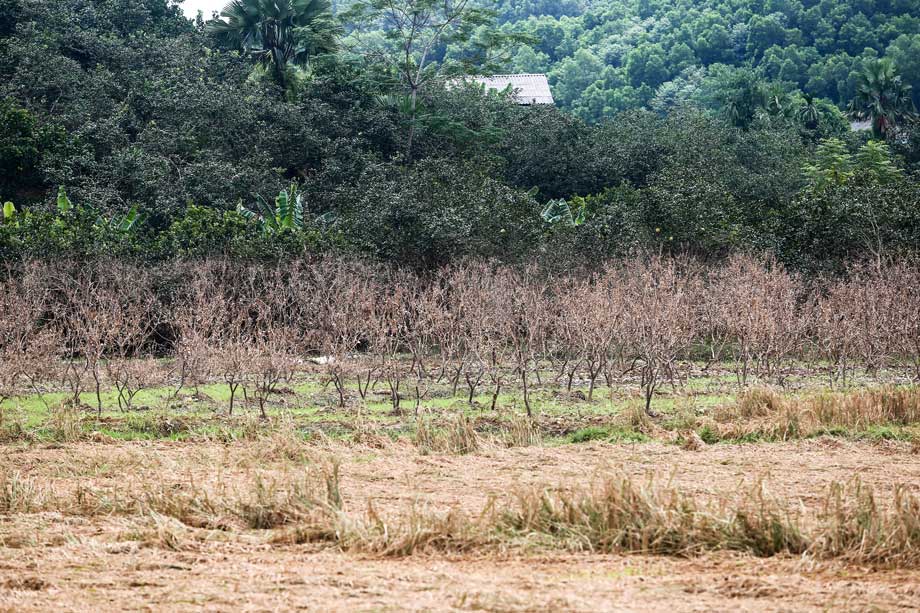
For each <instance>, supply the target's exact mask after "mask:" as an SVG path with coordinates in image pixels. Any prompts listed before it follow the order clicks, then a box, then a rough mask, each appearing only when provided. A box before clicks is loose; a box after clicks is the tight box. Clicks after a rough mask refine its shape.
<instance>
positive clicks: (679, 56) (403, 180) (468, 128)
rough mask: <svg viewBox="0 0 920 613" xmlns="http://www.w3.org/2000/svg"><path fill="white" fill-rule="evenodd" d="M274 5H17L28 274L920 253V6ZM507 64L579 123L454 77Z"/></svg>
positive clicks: (3, 47) (20, 232) (9, 35)
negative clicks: (365, 262)
mask: <svg viewBox="0 0 920 613" xmlns="http://www.w3.org/2000/svg"><path fill="white" fill-rule="evenodd" d="M263 4H265V6H262V4H260V3H259V2H258V1H257V0H245V1H244V2H242V3H240V6H243V7H250V8H251V9H252V10H251V11H249V12H246V13H245V14H244V13H240V14H239V15H237V16H236V17H233V18H224V20H222V21H219V22H214V21H209V20H206V19H200V20H199V21H198V22H197V23H196V22H194V21H190V20H188V19H186V18H184V17H183V16H182V13H181V11H180V9H179V7H178V6H177V5H176V4H174V3H172V2H169V1H167V0H92V1H86V0H0V202H3V203H4V207H3V217H2V221H0V257H2V258H13V259H16V258H30V257H37V256H39V257H48V256H57V255H64V256H67V257H70V256H73V255H80V256H95V255H112V254H119V255H122V256H125V257H134V258H147V259H167V258H174V257H200V256H205V255H210V254H214V253H230V254H233V255H236V256H239V257H247V258H253V257H255V258H263V257H268V258H275V257H279V256H282V255H284V254H288V253H292V252H301V251H303V250H308V251H311V252H326V251H330V250H335V251H345V252H348V253H356V254H361V255H364V256H369V257H373V258H378V259H381V260H384V261H391V262H399V263H409V264H412V265H413V266H419V267H425V266H431V265H438V264H443V263H446V262H450V261H454V260H455V259H458V258H463V257H499V258H503V259H512V260H513V259H518V260H534V259H542V260H547V261H552V262H555V263H557V264H559V265H563V264H565V263H567V262H573V261H574V262H582V263H592V262H600V261H602V260H604V259H606V258H610V257H615V256H620V255H624V254H628V253H633V252H635V251H637V250H655V251H659V250H669V251H675V252H690V253H694V254H697V255H700V256H703V257H719V256H721V255H724V254H727V253H731V252H733V251H737V250H755V251H760V252H769V253H773V254H775V255H777V256H778V257H779V258H780V259H782V260H783V261H784V262H786V263H787V264H789V265H792V266H796V267H801V268H804V269H810V270H828V269H831V270H838V269H840V267H841V266H843V264H844V263H845V262H847V261H850V260H852V259H854V258H857V259H858V258H866V257H872V258H878V257H883V256H885V255H887V254H891V253H899V252H902V251H905V250H911V251H912V250H916V249H917V248H918V246H920V210H918V207H917V202H918V201H920V186H918V181H917V175H916V172H917V170H918V164H920V136H918V134H920V130H918V129H917V124H916V112H915V106H914V103H913V101H912V97H916V94H917V88H914V89H913V90H912V89H911V83H912V82H916V79H917V71H918V64H917V62H918V57H920V54H918V53H917V51H916V49H917V45H918V44H920V43H918V40H920V38H918V37H920V34H918V33H917V27H918V26H917V23H918V17H917V16H916V15H917V13H918V11H917V5H916V2H909V1H907V0H904V1H901V2H896V3H894V4H889V3H879V4H878V5H875V6H873V5H871V4H869V3H863V4H857V3H848V4H840V3H836V4H831V3H827V2H826V3H823V4H820V5H816V6H812V7H805V6H803V5H801V4H798V3H795V4H793V3H789V4H783V5H780V4H776V3H774V0H770V1H769V2H768V3H767V4H766V5H763V6H754V5H749V4H741V3H736V4H716V3H714V2H713V3H710V2H708V1H707V2H697V3H692V4H687V5H686V6H684V5H681V7H680V8H677V7H674V6H671V5H665V4H661V5H658V4H654V5H652V4H644V3H640V4H637V5H631V4H630V5H625V4H620V3H614V2H600V1H597V2H585V3H578V2H572V1H565V2H505V3H504V4H502V5H499V6H498V7H497V15H496V14H493V13H490V12H488V11H482V10H480V9H481V8H482V7H481V4H480V5H473V4H467V3H464V2H460V3H456V4H454V3H448V4H447V5H445V4H444V3H437V2H433V0H411V1H410V0H360V1H352V2H339V3H338V5H337V6H335V7H333V6H332V3H330V2H327V1H325V0H293V1H292V2H289V3H263ZM269 5H271V6H269ZM445 6H448V7H450V10H456V14H455V15H453V16H452V17H451V21H450V22H449V23H450V24H451V27H450V28H448V29H447V30H439V29H438V28H434V27H431V24H433V23H434V24H436V23H441V22H438V21H437V18H440V17H443V15H441V16H440V17H439V16H438V15H436V14H435V13H436V12H437V11H443V10H444V7H445ZM253 7H254V8H253ZM266 7H267V8H266ZM333 9H335V12H334V11H333ZM247 10H248V9H247ZM399 11H404V12H403V13H400V12H399ZM413 11H415V13H413ZM418 11H422V12H423V13H424V14H425V15H427V16H430V17H431V20H430V21H428V22H425V23H424V24H422V25H423V26H424V27H419V28H415V27H414V26H413V27H411V28H408V29H403V30H401V29H400V27H399V24H398V22H395V21H393V19H392V16H393V15H394V14H402V15H412V14H416V15H417V14H420V13H418ZM425 11H427V12H425ZM870 14H871V15H872V17H868V18H867V17H864V15H870ZM413 19H414V18H413ZM206 22H207V23H206ZM426 24H427V25H426ZM860 24H864V25H865V27H861V26H860ZM273 32H277V33H279V35H278V37H275V38H273V36H274V34H271V33H273ZM270 34H271V35H270ZM426 37H428V38H426ZM423 43H424V44H423ZM406 48H408V49H409V52H408V54H406V53H404V51H405V49H406ZM875 56H884V59H882V60H878V59H875ZM491 70H496V71H497V70H520V71H525V70H526V71H534V70H548V71H549V73H550V75H551V81H552V83H553V85H554V93H555V95H556V97H557V99H558V101H559V105H560V107H561V108H555V107H541V108H536V107H534V108H530V107H522V106H518V105H516V104H514V103H513V101H512V100H511V99H510V97H509V96H508V95H507V93H505V94H499V93H493V94H490V95H484V94H483V92H482V91H481V90H479V89H477V88H476V87H475V86H459V85H458V82H457V81H456V80H454V79H455V78H456V76H457V75H462V74H481V73H483V72H487V71H491ZM799 89H801V91H798V90H799ZM853 119H865V120H868V121H869V122H871V125H872V128H873V129H872V130H871V131H865V132H859V133H854V132H851V131H850V130H849V125H848V124H849V122H850V121H851V120H853Z"/></svg>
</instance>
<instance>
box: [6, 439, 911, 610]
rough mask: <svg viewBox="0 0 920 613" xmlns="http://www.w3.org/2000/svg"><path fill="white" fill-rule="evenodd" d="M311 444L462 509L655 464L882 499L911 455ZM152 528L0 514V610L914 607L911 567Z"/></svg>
mask: <svg viewBox="0 0 920 613" xmlns="http://www.w3.org/2000/svg"><path fill="white" fill-rule="evenodd" d="M288 451H289V449H288V448H287V447H286V444H285V443H284V442H283V441H263V442H259V443H251V444H244V443H240V444H234V445H219V444H205V443H169V442H155V443H110V444H99V443H80V444H69V445H54V446H44V447H39V446H32V447H23V446H6V447H0V473H2V472H15V473H19V474H21V475H23V476H25V477H28V478H31V479H33V480H34V481H35V482H36V483H40V484H42V485H43V486H47V487H53V488H54V489H55V490H56V491H66V490H68V489H72V488H76V487H83V488H89V489H105V488H112V487H132V486H133V485H138V486H139V485H140V484H143V483H149V482H151V481H153V480H159V481H165V482H182V481H187V480H189V479H193V480H195V481H196V482H207V481H208V480H215V479H220V480H222V481H224V482H227V481H230V482H233V481H234V480H235V479H237V478H245V477H246V476H247V475H250V474H251V473H253V472H254V471H256V472H259V473H260V474H261V473H272V472H275V471H277V472H278V473H279V474H283V471H286V470H290V469H291V467H292V466H294V465H297V464H298V463H300V462H301V460H300V459H299V456H297V454H296V452H295V453H293V454H290V453H288ZM295 451H296V450H295ZM314 452H316V453H321V454H322V455H323V456H325V457H328V456H330V455H331V456H335V457H337V458H338V459H339V460H340V461H341V463H342V465H341V472H342V492H343V495H344V496H345V502H346V508H347V509H348V510H350V511H352V512H358V513H360V512H361V511H362V510H363V509H364V508H365V507H366V505H367V502H368V500H373V501H374V504H375V507H377V508H378V509H380V510H382V511H383V512H400V511H405V510H406V509H407V508H408V507H409V506H410V505H412V504H421V505H423V506H425V507H427V508H430V509H433V510H446V509H448V508H460V509H463V510H466V511H468V512H470V513H475V512H478V511H479V510H481V509H482V508H483V506H484V505H485V504H486V503H487V502H488V501H489V499H490V498H497V499H499V500H507V499H510V498H511V497H512V496H513V494H514V492H515V491H519V490H520V489H521V488H526V487H528V486H531V485H533V486H538V485H539V486H561V487H571V486H573V485H576V484H581V485H587V484H589V483H590V482H591V481H593V480H594V479H596V478H597V476H598V475H603V474H609V473H625V474H628V475H632V476H634V477H636V478H639V479H644V478H647V477H649V476H652V475H654V476H655V478H656V481H668V482H670V483H671V484H673V485H676V486H678V487H680V488H681V489H682V490H685V491H687V492H690V493H693V494H695V495H697V496H699V497H701V498H714V499H721V498H723V497H726V498H732V499H734V498H736V497H737V492H738V491H739V484H740V485H741V487H742V490H743V488H744V487H745V485H746V484H750V485H753V484H754V483H755V482H756V481H757V480H759V479H764V480H765V482H766V483H767V484H768V491H770V492H771V493H772V494H774V495H775V496H777V497H781V498H783V499H786V500H787V501H788V502H793V501H799V502H800V503H801V504H802V505H803V506H805V507H810V506H814V505H815V504H817V501H818V500H819V499H820V498H821V496H822V494H823V492H824V491H825V489H826V487H827V485H829V484H830V483H832V482H840V481H846V480H849V479H851V478H853V477H855V476H859V478H860V479H861V480H862V481H863V483H866V484H868V485H871V486H873V487H874V488H875V489H876V490H877V492H878V493H879V499H880V500H883V499H884V498H885V497H886V495H887V494H888V493H889V492H890V491H891V489H892V487H893V485H894V484H896V483H904V484H907V485H908V486H910V487H912V488H920V455H917V454H913V453H911V449H910V445H904V444H898V443H887V444H880V445H874V444H868V443H854V442H844V441H838V440H831V439H826V440H825V439H822V440H816V441H804V442H797V443H788V444H761V445H744V446H728V445H716V446H711V447H707V448H705V449H703V450H702V451H697V452H694V451H684V450H681V449H679V448H677V447H675V446H673V445H663V444H644V445H607V444H587V445H569V446H564V447H557V448H519V449H498V448H494V449H487V450H484V451H481V452H479V453H477V454H473V455H468V456H459V457H458V456H422V455H419V454H418V453H417V452H416V451H415V450H414V448H413V447H411V446H409V445H407V444H394V445H390V446H387V447H384V448H382V449H374V448H369V447H343V446H328V447H325V448H323V449H321V450H318V451H317V450H315V449H313V451H311V452H310V453H314ZM292 458H293V459H292ZM140 522H147V523H144V524H142V523H140ZM150 528H151V527H150V525H149V518H143V519H139V518H131V517H112V516H102V517H99V516H96V517H82V516H73V515H69V514H66V513H64V514H62V513H56V512H43V513H31V514H15V515H12V516H0V611H2V610H11V611H13V610H15V611H20V610H31V611H39V610H42V611H44V610H75V611H96V610H100V609H104V608H110V609H118V610H157V611H180V610H190V609H194V610H214V611H230V610H234V611H239V610H243V611H276V610H289V609H304V610H360V611H369V610H374V611H377V610H394V611H395V610H413V611H429V610H431V611H439V610H495V611H536V610H559V611H603V610H618V611H633V610H635V611H640V610H641V611H648V610H669V611H710V610H739V611H790V610H796V611H798V610H801V611H810V610H827V609H834V610H854V611H868V610H917V609H920V571H918V570H903V569H902V570H879V569H869V568H862V567H856V566H853V565H846V564H844V563H841V562H820V563H819V562H814V561H811V560H802V559H798V558H794V559H793V558H772V559H758V558H753V557H751V556H745V555H735V554H727V553H726V554H712V555H708V556H705V557H697V558H693V559H689V560H683V559H677V558H659V557H651V556H608V555H593V554H558V555H556V554H553V555H547V554H540V553H520V552H519V553H518V554H516V555H511V554H505V555H500V554H493V555H488V556H484V555H476V556H443V555H439V556H430V555H416V556H412V557H409V558H404V559H380V558H375V557H370V556H359V555H355V554H342V553H338V552H336V551H331V550H328V549H320V548H318V547H315V546H303V545H301V546H291V545H284V546H280V545H270V544H267V543H266V539H265V538H263V537H261V536H259V534H258V533H256V532H253V531H249V532H245V533H240V534H237V535H235V536H234V537H233V538H229V537H226V536H224V533H214V534H213V536H205V537H203V538H202V537H200V534H199V538H198V539H197V540H196V541H195V543H194V545H192V546H179V547H177V549H178V550H177V551H176V550H172V549H170V548H168V547H165V546H162V545H153V546H151V545H149V544H148V545H145V544H144V542H142V541H141V540H139V539H135V538H133V537H132V536H131V535H132V534H133V533H134V532H137V531H140V530H149V529H150ZM153 529H157V528H156V526H154V527H153ZM189 530H192V529H189ZM208 534H210V533H208Z"/></svg>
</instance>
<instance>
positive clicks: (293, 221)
mask: <svg viewBox="0 0 920 613" xmlns="http://www.w3.org/2000/svg"><path fill="white" fill-rule="evenodd" d="M237 211H238V212H239V214H240V215H241V216H242V217H243V218H245V219H249V220H255V221H258V222H259V223H260V224H261V225H262V229H263V230H264V231H266V232H281V231H282V230H302V229H303V228H304V227H305V226H306V222H305V219H304V203H303V194H301V193H300V191H299V190H298V188H297V185H296V184H293V183H292V184H291V186H290V187H289V188H287V189H283V190H281V191H280V192H279V193H278V195H277V196H276V197H275V203H274V206H273V205H271V204H269V203H268V202H267V201H266V200H265V199H264V198H263V197H262V196H259V197H258V200H257V203H256V210H252V209H248V208H246V207H244V206H243V204H242V203H240V204H239V205H238V206H237Z"/></svg>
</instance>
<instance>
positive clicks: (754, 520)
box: [0, 458, 920, 568]
mask: <svg viewBox="0 0 920 613" xmlns="http://www.w3.org/2000/svg"><path fill="white" fill-rule="evenodd" d="M340 482H341V476H340V472H339V466H338V464H337V462H335V461H334V459H330V458H327V459H326V460H325V461H324V462H317V463H316V467H315V468H312V469H310V470H303V471H299V472H292V473H287V474H281V475H264V474H262V473H258V472H255V473H252V474H251V475H250V477H249V478H248V479H247V480H244V481H242V482H238V479H234V482H233V484H231V483H228V482H220V483H217V484H213V483H212V484H210V485H209V486H207V487H205V486H201V485H198V484H195V483H192V482H184V483H175V482H170V481H168V480H166V479H153V476H151V481H150V482H149V483H147V484H145V485H144V486H143V487H140V488H137V489H131V488H130V487H129V486H125V487H124V488H120V489H119V488H113V489H108V490H96V491H90V490H86V489H78V490H76V491H73V492H68V493H66V494H58V493H57V492H54V491H53V490H50V489H48V488H45V487H42V486H41V485H40V484H38V483H36V482H35V481H32V480H29V479H27V478H23V477H22V476H21V475H18V474H4V475H0V515H5V516H11V515H15V514H31V513H38V512H43V511H55V512H59V513H66V514H76V515H83V516H105V517H111V516H124V517H136V518H139V519H140V520H141V521H142V522H145V523H146V525H147V526H148V529H147V531H146V532H145V536H144V540H145V541H148V542H149V543H150V544H152V545H153V546H162V547H168V548H179V547H185V546H186V545H187V541H188V540H189V539H193V538H195V530H198V529H205V530H207V531H209V534H210V532H211V531H214V530H220V531H222V532H221V533H222V534H226V535H228V536H227V538H232V537H233V535H234V534H236V535H238V536H239V537H240V538H241V537H242V534H241V533H242V532H244V531H245V532H246V533H247V534H248V533H249V531H258V532H267V535H266V536H265V537H264V538H265V540H267V541H268V542H274V543H315V544H317V545H319V546H332V547H336V548H338V549H341V550H344V551H352V552H362V553H369V554H374V555H381V556H407V555H412V554H416V553H421V552H448V553H452V552H469V551H482V552H489V551H497V550H507V549H508V548H519V547H525V548H534V547H537V548H542V549H547V550H564V551H589V552H615V553H646V554H658V555H671V556H682V557H687V556H696V555H700V554H703V553H706V552H711V551H719V550H731V551H739V552H744V553H748V554H752V555H756V556H775V555H805V556H810V557H814V558H825V559H831V558H835V559H842V560H845V561H848V562H851V563H856V564H869V565H875V566H889V567H903V568H915V567H918V566H920V497H918V495H917V493H916V492H914V491H912V490H910V489H908V488H907V487H904V486H897V487H895V488H894V490H893V495H892V497H891V500H890V501H882V502H880V501H879V499H878V497H877V496H876V494H875V493H874V492H873V491H872V490H871V489H869V488H867V487H865V486H863V485H862V484H861V483H860V482H859V481H853V482H851V483H848V484H840V483H837V484H834V485H833V486H831V487H830V489H829V490H828V492H827V494H826V495H825V497H824V499H823V501H822V503H821V504H820V505H819V506H818V507H817V508H815V509H814V510H807V509H805V508H803V507H801V506H799V505H797V504H790V503H788V502H784V501H781V500H777V499H775V498H773V497H771V496H769V495H768V494H767V492H766V489H765V487H764V486H763V484H758V485H757V486H756V487H755V488H754V489H753V490H745V491H741V492H739V494H738V496H736V497H735V498H734V499H733V500H731V501H727V500H724V499H723V500H722V501H721V502H717V503H716V502H701V501H700V500H699V499H697V498H695V497H693V496H691V495H688V494H687V493H685V492H682V491H680V490H677V489H674V488H671V487H662V486H659V485H656V484H655V483H652V482H648V483H646V484H643V485H640V484H637V483H636V482H634V481H632V480H630V479H628V478H625V477H622V476H620V475H610V476H606V477H601V478H599V479H598V480H597V483H596V484H595V485H594V486H592V487H589V488H585V489H549V488H535V489H529V490H526V491H523V492H521V493H520V494H519V495H518V496H517V497H516V499H515V500H514V501H512V502H510V503H502V504H498V503H496V502H495V501H492V502H490V503H489V504H488V505H487V506H486V508H485V509H484V510H483V512H482V513H481V514H479V515H478V516H476V517H470V516H468V515H466V514H465V513H463V512H462V511H460V510H457V509H450V510H447V511H437V510H432V509H429V508H426V507H422V506H419V505H418V504H415V505H413V506H412V507H411V508H410V509H409V510H408V512H407V513H404V514H396V515H393V516H384V515H382V514H380V513H379V512H378V511H377V510H376V509H375V508H374V506H373V504H372V503H369V505H368V508H367V510H366V511H365V512H364V513H357V514H355V513H349V512H348V510H347V509H346V508H345V505H344V503H343V495H342V492H341V487H340ZM177 522H178V523H177Z"/></svg>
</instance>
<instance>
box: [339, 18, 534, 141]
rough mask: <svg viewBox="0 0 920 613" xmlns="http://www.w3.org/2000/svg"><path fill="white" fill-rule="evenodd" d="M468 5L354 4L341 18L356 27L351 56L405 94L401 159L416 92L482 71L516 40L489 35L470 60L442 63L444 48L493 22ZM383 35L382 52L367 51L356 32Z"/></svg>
mask: <svg viewBox="0 0 920 613" xmlns="http://www.w3.org/2000/svg"><path fill="white" fill-rule="evenodd" d="M482 4H484V3H481V2H474V1H473V0H358V1H357V2H355V3H354V4H353V5H352V7H351V8H350V9H349V11H348V12H346V13H345V14H344V16H343V20H344V21H345V22H347V23H352V24H354V25H355V26H356V28H357V29H356V30H355V31H354V32H353V33H352V39H353V40H354V41H355V43H356V44H355V47H356V49H355V50H356V51H358V52H359V53H361V54H363V55H365V56H366V57H368V59H370V60H371V61H373V62H376V63H378V64H380V65H382V66H385V67H386V68H387V69H388V70H389V71H390V72H392V73H393V74H395V76H396V77H397V78H398V80H399V83H400V85H401V86H402V87H403V88H404V91H405V95H406V97H405V100H404V101H402V104H401V106H402V107H403V110H404V112H405V113H406V114H407V115H408V116H409V132H408V136H407V139H406V151H407V156H408V157H409V158H411V156H412V145H413V141H414V140H415V132H416V129H417V123H418V122H417V119H418V118H417V111H418V108H419V105H418V97H419V92H420V91H421V90H422V89H424V87H425V86H426V85H428V84H429V83H430V82H432V81H437V80H439V79H443V78H449V77H458V76H460V75H464V74H467V75H468V74H474V73H475V72H477V71H483V70H485V71H488V70H489V67H490V66H492V65H493V64H496V63H497V62H496V60H495V54H496V53H499V52H501V51H502V50H504V49H507V48H508V45H509V44H510V43H512V42H514V41H520V40H524V37H522V36H520V35H516V34H515V35H511V34H501V33H498V32H495V33H493V34H491V35H489V36H486V37H483V38H482V40H483V41H485V45H484V46H483V47H482V48H480V49H477V53H476V54H474V57H473V59H467V60H466V61H459V60H458V61H455V62H449V61H446V59H447V58H446V55H445V54H446V49H447V46H448V45H450V44H452V43H465V42H468V41H470V40H471V38H472V36H473V33H474V30H475V29H476V28H479V27H480V26H484V25H488V24H491V23H493V22H494V19H495V13H494V11H492V10H489V9H487V8H483V7H482ZM365 27H366V28H367V29H374V30H377V29H380V30H383V31H384V32H386V37H387V39H388V43H387V45H386V46H384V47H380V46H375V47H372V48H367V47H366V46H365V45H364V43H363V40H362V36H361V31H362V28H365Z"/></svg>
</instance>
